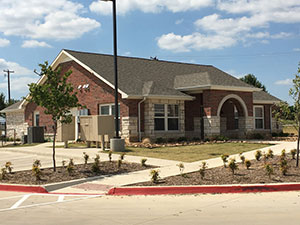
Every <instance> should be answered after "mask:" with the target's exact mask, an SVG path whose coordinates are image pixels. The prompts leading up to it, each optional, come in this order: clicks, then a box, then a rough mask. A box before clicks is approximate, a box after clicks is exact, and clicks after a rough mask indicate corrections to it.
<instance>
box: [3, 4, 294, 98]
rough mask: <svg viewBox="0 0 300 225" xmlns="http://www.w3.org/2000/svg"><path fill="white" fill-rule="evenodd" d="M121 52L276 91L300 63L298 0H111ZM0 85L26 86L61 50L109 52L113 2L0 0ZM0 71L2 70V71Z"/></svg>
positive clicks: (18, 90) (17, 91)
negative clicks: (207, 68) (210, 70)
mask: <svg viewBox="0 0 300 225" xmlns="http://www.w3.org/2000/svg"><path fill="white" fill-rule="evenodd" d="M116 1H117V14H118V17H117V20H118V22H117V23H118V54H119V55H124V56H133V57H142V58H150V57H155V56H156V57H157V58H158V59H160V60H168V61H176V62H187V63H196V64H204V65H213V66H215V67H217V68H219V69H221V70H223V71H225V72H227V73H229V74H231V75H233V76H235V77H238V78H240V77H242V76H244V75H246V74H254V75H255V76H256V77H257V78H258V80H260V81H261V82H262V83H263V84H264V85H265V86H266V88H267V90H268V91H269V92H270V93H271V94H272V95H275V96H276V97H278V98H280V99H282V100H284V101H288V102H289V103H292V99H291V98H290V97H289V94H288V92H289V89H290V88H291V87H292V80H293V78H294V77H295V74H296V72H297V68H298V63H299V62H300V1H299V0H272V1H270V0H147V1H146V0H144V1H143V0H116ZM0 11H1V13H0V92H3V93H4V94H5V95H6V96H7V95H8V94H7V77H5V76H4V74H5V73H4V72H2V71H3V70H7V69H9V70H13V71H14V73H13V74H11V96H12V98H14V99H20V98H22V97H23V96H26V95H27V93H28V86H27V84H28V83H32V82H36V81H37V80H38V78H39V77H38V75H36V74H35V73H34V72H33V70H34V69H36V70H37V71H39V64H40V63H43V62H45V61H48V62H49V63H51V62H52V61H53V60H54V59H55V57H56V56H57V55H58V54H59V52H60V51H61V50H62V49H71V50H77V51H86V52H96V53H105V54H112V52H113V49H112V47H113V42H112V41H113V39H112V2H104V1H99V0H51V1H48V0H45V1H41V0H26V1H23V0H0ZM1 72H2V73H1Z"/></svg>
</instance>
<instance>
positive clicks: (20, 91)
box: [0, 76, 39, 96]
mask: <svg viewBox="0 0 300 225" xmlns="http://www.w3.org/2000/svg"><path fill="white" fill-rule="evenodd" d="M38 78H39V77H38V76H36V77H27V76H26V77H18V78H16V77H13V76H12V77H11V79H10V90H11V95H12V96H25V95H27V94H28V84H30V83H35V82H37V80H38ZM5 89H7V82H6V81H4V82H1V83H0V90H5Z"/></svg>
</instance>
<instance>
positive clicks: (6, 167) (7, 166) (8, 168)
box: [5, 162, 13, 173]
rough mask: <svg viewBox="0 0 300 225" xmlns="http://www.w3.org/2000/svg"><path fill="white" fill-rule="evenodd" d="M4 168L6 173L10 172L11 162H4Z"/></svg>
mask: <svg viewBox="0 0 300 225" xmlns="http://www.w3.org/2000/svg"><path fill="white" fill-rule="evenodd" d="M5 169H6V171H8V173H11V172H12V169H13V167H12V163H11V162H6V163H5Z"/></svg>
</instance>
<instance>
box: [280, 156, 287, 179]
mask: <svg viewBox="0 0 300 225" xmlns="http://www.w3.org/2000/svg"><path fill="white" fill-rule="evenodd" d="M279 168H280V171H281V173H282V175H284V176H285V175H286V174H287V171H288V168H289V167H288V162H287V160H286V159H282V160H280V163H279Z"/></svg>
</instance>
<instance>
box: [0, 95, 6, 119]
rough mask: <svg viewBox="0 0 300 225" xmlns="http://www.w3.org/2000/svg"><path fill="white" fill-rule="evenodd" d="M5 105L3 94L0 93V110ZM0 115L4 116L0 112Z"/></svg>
mask: <svg viewBox="0 0 300 225" xmlns="http://www.w3.org/2000/svg"><path fill="white" fill-rule="evenodd" d="M5 107H6V104H5V95H4V94H3V93H0V111H1V110H2V109H4V108H5ZM0 116H2V117H4V115H2V114H0Z"/></svg>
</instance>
